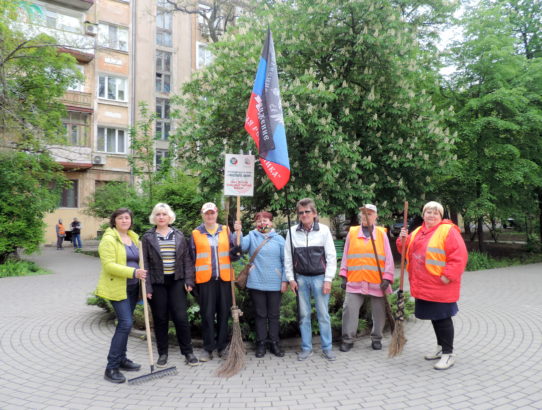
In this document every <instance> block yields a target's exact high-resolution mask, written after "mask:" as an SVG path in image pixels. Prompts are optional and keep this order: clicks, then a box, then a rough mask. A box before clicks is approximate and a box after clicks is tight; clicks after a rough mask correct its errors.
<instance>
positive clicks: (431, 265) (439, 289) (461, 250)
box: [397, 201, 468, 370]
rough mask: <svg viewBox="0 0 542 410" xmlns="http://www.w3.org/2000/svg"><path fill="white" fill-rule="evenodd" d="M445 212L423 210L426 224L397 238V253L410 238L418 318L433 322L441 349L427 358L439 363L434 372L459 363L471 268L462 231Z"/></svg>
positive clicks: (434, 207)
mask: <svg viewBox="0 0 542 410" xmlns="http://www.w3.org/2000/svg"><path fill="white" fill-rule="evenodd" d="M443 215H444V208H443V206H442V205H441V204H439V203H438V202H434V201H431V202H428V203H426V204H425V206H424V207H423V211H422V217H423V224H422V226H421V227H419V228H416V229H415V230H414V231H413V232H412V233H411V234H410V235H409V234H408V230H407V229H406V228H405V227H403V228H402V229H401V234H400V235H399V238H397V249H398V250H399V252H401V250H402V239H403V238H406V241H405V245H404V246H406V247H407V248H406V259H407V262H408V264H407V271H408V278H409V282H410V293H411V294H412V296H413V297H414V298H415V307H414V314H415V316H416V317H417V318H418V319H426V320H431V323H432V324H433V329H434V331H435V336H436V338H437V345H438V346H437V348H436V350H435V352H434V353H430V354H428V355H426V356H425V359H426V360H439V361H438V362H437V363H436V364H435V365H434V368H435V369H437V370H445V369H448V368H450V367H451V366H453V365H454V363H455V356H454V354H453V350H454V323H453V321H452V316H455V315H456V314H457V312H458V307H457V301H458V300H459V293H460V288H461V277H462V275H463V271H464V270H465V267H466V266H467V260H468V253H467V247H466V246H465V242H464V241H463V238H462V236H461V231H460V230H459V228H458V227H457V226H456V225H454V224H453V223H452V222H451V221H449V220H447V219H442V218H443Z"/></svg>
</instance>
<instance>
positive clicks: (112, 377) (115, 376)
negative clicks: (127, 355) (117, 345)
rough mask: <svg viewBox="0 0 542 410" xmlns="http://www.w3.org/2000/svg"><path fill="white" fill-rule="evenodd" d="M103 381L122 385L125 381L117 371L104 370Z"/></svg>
mask: <svg viewBox="0 0 542 410" xmlns="http://www.w3.org/2000/svg"><path fill="white" fill-rule="evenodd" d="M104 379H105V380H107V381H108V382H111V383H124V382H125V381H126V377H124V375H123V374H122V373H121V372H120V371H119V369H105V373H104Z"/></svg>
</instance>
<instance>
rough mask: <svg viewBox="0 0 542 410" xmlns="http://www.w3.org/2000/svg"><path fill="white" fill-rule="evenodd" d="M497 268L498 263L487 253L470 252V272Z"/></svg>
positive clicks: (468, 267) (468, 266) (468, 264)
mask: <svg viewBox="0 0 542 410" xmlns="http://www.w3.org/2000/svg"><path fill="white" fill-rule="evenodd" d="M496 266H497V264H496V261H495V260H493V259H491V258H490V257H489V255H488V254H487V253H482V252H478V251H471V252H469V261H468V263H467V270H468V271H471V272H472V271H477V270H484V269H493V268H495V267H496Z"/></svg>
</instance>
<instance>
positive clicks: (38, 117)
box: [0, 0, 81, 151]
mask: <svg viewBox="0 0 542 410" xmlns="http://www.w3.org/2000/svg"><path fill="white" fill-rule="evenodd" d="M21 3H22V2H18V1H14V0H8V1H2V2H0V137H1V139H2V142H3V145H6V144H14V146H16V147H17V148H18V149H21V150H31V151H36V150H40V149H41V148H43V144H44V143H46V142H48V143H51V142H53V143H54V142H57V143H58V142H63V141H64V140H65V135H66V131H65V129H64V128H63V126H62V123H61V119H62V118H63V117H64V115H65V112H66V110H65V107H64V105H63V104H62V103H61V102H60V100H59V98H60V97H62V96H63V95H64V93H65V91H66V88H67V87H68V86H69V85H72V84H73V83H74V82H75V81H76V80H79V79H81V74H80V73H79V71H78V70H77V69H76V60H75V58H74V57H73V56H71V55H70V54H67V53H62V52H59V51H58V47H59V46H58V43H57V41H55V40H54V39H53V38H52V37H49V36H47V35H44V34H39V35H36V36H30V37H28V36H29V32H28V30H25V29H23V26H20V25H16V24H15V21H19V22H20V20H21V16H19V14H18V11H17V7H18V6H19V5H20V4H21Z"/></svg>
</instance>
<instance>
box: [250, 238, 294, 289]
mask: <svg viewBox="0 0 542 410" xmlns="http://www.w3.org/2000/svg"><path fill="white" fill-rule="evenodd" d="M268 235H269V236H271V240H269V241H268V242H267V243H266V244H265V245H264V246H263V248H262V249H260V251H259V252H258V255H257V256H256V259H255V260H254V265H253V266H252V269H251V270H250V274H249V275H248V282H247V288H249V289H257V290H263V291H278V290H280V284H281V282H283V281H284V282H286V273H285V271H284V238H283V237H282V236H280V235H279V234H277V233H276V232H275V231H271V232H269V233H268ZM264 239H265V236H264V235H263V234H261V233H260V232H258V231H257V230H253V231H250V232H249V233H248V235H245V236H244V237H243V239H242V241H241V247H242V249H243V252H248V254H249V256H252V254H253V253H254V251H255V250H256V248H258V246H260V244H261V243H262V242H263V241H264Z"/></svg>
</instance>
